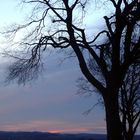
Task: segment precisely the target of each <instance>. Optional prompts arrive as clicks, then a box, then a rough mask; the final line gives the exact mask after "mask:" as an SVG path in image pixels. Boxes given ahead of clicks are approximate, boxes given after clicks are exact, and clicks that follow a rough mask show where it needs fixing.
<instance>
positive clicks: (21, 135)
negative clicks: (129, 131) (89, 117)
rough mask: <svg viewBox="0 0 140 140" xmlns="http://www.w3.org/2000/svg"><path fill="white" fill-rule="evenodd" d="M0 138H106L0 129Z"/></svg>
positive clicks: (88, 139)
mask: <svg viewBox="0 0 140 140" xmlns="http://www.w3.org/2000/svg"><path fill="white" fill-rule="evenodd" d="M0 140H106V135H101V134H59V133H47V132H3V131H0ZM135 140H140V136H136V138H135Z"/></svg>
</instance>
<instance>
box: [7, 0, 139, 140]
mask: <svg viewBox="0 0 140 140" xmlns="http://www.w3.org/2000/svg"><path fill="white" fill-rule="evenodd" d="M23 2H24V3H29V4H35V8H34V9H33V12H32V13H31V18H30V19H31V20H30V21H29V22H28V23H27V24H24V25H19V26H15V27H12V29H10V30H9V31H7V34H10V33H11V34H12V35H15V34H17V33H18V31H20V30H23V29H25V28H28V29H29V27H32V28H33V30H32V31H30V33H29V34H28V35H27V36H26V37H25V38H24V39H23V40H22V41H21V42H20V45H21V46H22V45H23V46H26V47H25V49H24V52H23V54H22V57H20V58H19V57H16V58H17V61H16V62H15V63H13V65H11V66H10V67H9V76H8V79H9V80H13V79H17V80H18V82H19V83H24V82H26V81H28V80H32V79H33V78H34V76H36V74H37V72H39V68H40V65H41V58H42V55H43V54H44V53H45V52H46V51H47V49H48V48H49V47H53V48H55V49H59V48H60V49H68V48H70V49H71V50H72V51H73V52H74V54H75V56H76V57H77V59H78V62H79V67H80V69H81V71H82V73H83V75H84V76H85V78H86V79H87V80H88V81H89V82H90V83H91V84H92V85H93V86H94V87H95V88H96V89H97V90H98V92H99V93H100V94H101V96H102V97H103V100H104V105H105V111H106V122H107V134H108V140H122V139H123V137H122V125H121V121H120V117H119V102H118V96H119V88H120V87H121V85H122V84H123V80H124V78H125V75H126V73H127V70H128V68H129V66H130V65H131V64H133V63H139V60H140V32H139V29H140V28H139V24H140V14H139V13H140V1H139V0H109V1H108V2H109V3H110V4H111V6H113V8H114V12H113V13H112V15H106V16H105V17H104V20H105V24H106V27H105V28H104V29H103V30H101V31H100V32H99V33H98V34H97V35H96V36H93V37H90V38H88V37H87V34H86V31H85V29H84V28H83V26H82V25H80V24H79V22H78V21H80V20H81V19H82V18H83V12H84V10H85V7H86V5H87V3H89V2H92V1H91V0H72V1H68V0H39V1H38V0H23ZM38 11H40V12H38ZM75 13H79V14H81V16H80V15H78V16H76V14H75ZM49 18H50V19H51V21H52V24H51V27H50V28H49V24H48V23H47V21H49ZM75 20H76V21H77V22H78V24H77V22H75ZM48 28H49V30H48V31H47V29H48ZM20 55H21V53H20ZM20 55H19V56H20ZM89 60H90V61H92V62H93V63H94V66H95V67H94V69H96V68H98V69H99V71H98V73H97V74H95V72H96V70H95V71H91V70H90V68H89V66H88V62H89ZM99 77H100V78H99Z"/></svg>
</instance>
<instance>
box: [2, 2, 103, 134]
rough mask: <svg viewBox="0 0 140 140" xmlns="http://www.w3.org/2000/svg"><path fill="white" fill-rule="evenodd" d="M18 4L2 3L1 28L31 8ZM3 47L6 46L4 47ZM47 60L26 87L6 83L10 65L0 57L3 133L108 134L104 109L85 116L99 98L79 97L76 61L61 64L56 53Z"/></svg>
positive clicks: (24, 15)
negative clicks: (41, 69)
mask: <svg viewBox="0 0 140 140" xmlns="http://www.w3.org/2000/svg"><path fill="white" fill-rule="evenodd" d="M19 1H20V0H6V1H1V4H0V28H1V29H3V27H4V26H7V25H9V24H11V23H13V22H20V21H22V20H23V17H26V14H27V13H28V9H26V10H24V9H22V8H21V7H19V6H18V3H19ZM22 10H23V11H24V12H25V13H24V14H23V13H22ZM103 15H104V13H103V12H102V13H99V14H97V13H96V16H94V17H95V18H93V19H90V18H89V19H87V21H88V25H89V27H90V26H91V25H92V24H91V22H92V23H93V21H96V22H97V24H100V22H101V20H100V18H99V17H98V16H101V18H102V17H103ZM96 19H97V20H96ZM97 24H96V25H93V26H95V27H96V26H97ZM0 39H1V37H0ZM1 41H2V39H1ZM1 41H0V42H1ZM0 45H1V46H2V47H3V44H0ZM46 59H47V60H46V64H45V71H44V72H43V73H42V74H41V75H40V77H39V78H38V79H37V80H36V81H32V82H30V83H27V84H26V85H25V86H22V85H20V86H19V85H17V84H16V83H14V82H13V83H11V84H9V85H6V84H5V83H4V80H5V76H6V72H7V71H6V67H7V65H9V64H10V63H11V62H10V60H9V59H8V60H7V59H6V58H4V57H0V60H1V61H0V131H49V132H63V133H73V132H74V133H77V132H79V133H80V132H82V133H83V132H88V133H105V132H106V131H105V115H104V108H103V107H102V106H97V107H95V108H94V109H93V111H92V112H91V113H90V114H88V115H84V114H83V113H84V112H85V111H86V110H88V109H89V108H90V107H92V105H94V104H96V103H97V99H98V96H97V94H95V95H92V96H90V97H85V96H84V95H77V94H76V92H77V87H76V84H77V83H76V81H77V79H78V78H79V77H81V76H82V74H81V72H80V69H79V67H78V63H77V61H76V59H70V60H66V61H64V62H63V63H62V64H61V63H60V62H61V60H62V57H61V56H60V55H58V56H56V55H53V53H52V54H51V55H50V56H48V57H47V58H46Z"/></svg>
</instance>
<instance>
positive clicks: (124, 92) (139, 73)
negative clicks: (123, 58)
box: [120, 65, 140, 140]
mask: <svg viewBox="0 0 140 140" xmlns="http://www.w3.org/2000/svg"><path fill="white" fill-rule="evenodd" d="M120 113H121V121H122V125H123V135H124V137H125V139H126V140H133V138H134V134H135V132H136V130H137V127H138V126H139V124H140V67H139V66H137V65H132V66H131V67H130V69H129V70H128V72H127V75H126V77H125V80H124V82H123V84H122V87H121V89H120Z"/></svg>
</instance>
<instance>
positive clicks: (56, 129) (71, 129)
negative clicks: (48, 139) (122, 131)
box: [0, 120, 105, 133]
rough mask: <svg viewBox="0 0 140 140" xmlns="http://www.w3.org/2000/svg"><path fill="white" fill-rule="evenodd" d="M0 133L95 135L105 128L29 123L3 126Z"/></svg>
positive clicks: (38, 122) (49, 122)
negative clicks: (38, 132) (26, 132)
mask: <svg viewBox="0 0 140 140" xmlns="http://www.w3.org/2000/svg"><path fill="white" fill-rule="evenodd" d="M0 131H29V132H32V131H41V132H50V133H91V132H93V133H95V132H99V133H100V132H105V126H104V125H102V126H90V125H86V126H85V125H83V126H77V125H76V124H68V123H66V122H54V121H52V122H51V121H45V120H44V121H37V120H36V121H30V122H24V123H16V124H5V125H4V124H3V125H1V126H0Z"/></svg>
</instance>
